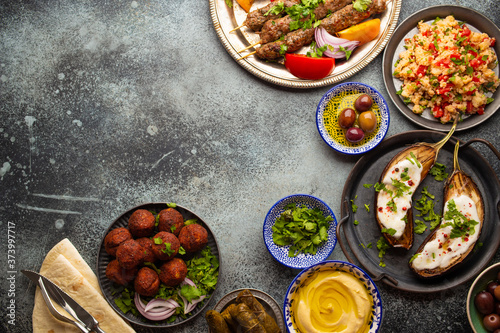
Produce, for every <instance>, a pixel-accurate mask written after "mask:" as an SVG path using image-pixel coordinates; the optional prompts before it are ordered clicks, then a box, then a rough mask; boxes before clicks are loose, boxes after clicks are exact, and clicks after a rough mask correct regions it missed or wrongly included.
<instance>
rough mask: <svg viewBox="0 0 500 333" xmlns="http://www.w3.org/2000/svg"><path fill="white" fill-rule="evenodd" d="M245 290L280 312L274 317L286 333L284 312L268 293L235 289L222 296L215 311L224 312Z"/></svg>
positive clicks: (274, 312) (250, 289)
mask: <svg viewBox="0 0 500 333" xmlns="http://www.w3.org/2000/svg"><path fill="white" fill-rule="evenodd" d="M243 290H249V291H250V292H251V293H252V295H253V296H254V297H255V298H257V299H259V300H260V301H262V302H264V303H267V305H268V306H269V307H271V308H272V306H271V305H270V304H269V302H272V303H273V305H274V306H275V307H276V308H277V309H278V310H279V311H278V312H276V311H273V314H274V316H275V317H276V319H278V321H279V322H277V324H278V326H279V327H280V328H281V330H282V332H283V333H284V332H286V328H285V326H286V325H285V318H284V317H283V312H282V311H281V307H280V305H279V303H278V302H276V300H275V299H274V298H273V297H272V296H271V295H269V294H268V293H266V292H263V291H262V290H258V289H253V288H240V289H235V290H233V291H230V292H228V293H227V294H225V295H224V296H222V298H221V299H220V300H219V301H218V302H217V303H216V304H215V307H214V310H215V311H218V312H222V311H223V310H224V309H225V307H226V306H228V305H229V304H231V302H232V301H234V300H235V299H236V297H237V296H238V294H239V293H240V292H242V291H243ZM209 331H210V330H209ZM210 332H211V331H210Z"/></svg>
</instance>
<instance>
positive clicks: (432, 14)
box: [382, 5, 500, 132]
mask: <svg viewBox="0 0 500 333" xmlns="http://www.w3.org/2000/svg"><path fill="white" fill-rule="evenodd" d="M457 13H458V14H457ZM452 14H453V15H454V16H455V17H456V18H457V19H461V18H463V20H464V21H465V23H466V24H467V23H469V22H472V23H469V25H471V26H473V27H475V28H477V29H479V30H481V31H483V32H486V33H487V34H488V35H489V36H490V37H495V38H496V40H497V41H498V40H500V29H499V28H498V27H497V26H496V25H495V24H494V23H493V22H492V21H491V20H490V19H488V18H487V17H486V16H484V15H483V14H481V13H479V12H477V11H475V10H474V9H472V8H468V7H464V6H456V5H438V6H432V7H427V8H424V9H422V10H420V11H418V12H416V13H414V14H412V15H411V16H409V17H408V18H406V19H405V20H404V21H403V22H402V23H401V24H400V25H399V26H398V27H397V28H396V30H395V31H394V34H393V35H392V37H391V39H390V40H389V43H387V46H386V48H385V51H384V55H383V60H382V74H383V77H384V84H385V88H386V90H387V93H388V94H389V97H390V99H391V100H392V102H393V103H394V104H395V105H396V107H397V108H398V110H399V111H400V112H401V113H402V114H403V115H404V116H405V117H406V118H408V119H409V120H411V121H412V122H413V123H415V124H417V125H420V126H422V127H424V128H427V129H431V130H436V131H443V132H448V131H449V130H450V128H451V126H452V124H451V123H449V124H442V123H440V122H439V121H437V120H435V121H434V120H429V119H426V118H423V117H421V116H419V115H417V114H415V113H413V112H412V111H411V110H410V109H409V108H408V107H407V106H406V104H404V102H403V101H402V100H401V98H400V97H399V95H397V94H396V91H397V90H396V87H395V86H394V82H393V77H392V68H394V67H393V65H394V63H393V61H392V60H393V58H394V56H395V52H396V50H397V48H398V46H399V44H400V43H401V42H402V38H403V37H404V36H405V35H406V34H407V33H408V32H409V31H411V30H412V29H413V28H415V27H416V25H417V23H418V22H419V21H421V20H424V21H427V20H431V19H435V18H436V17H437V16H440V17H443V16H446V15H452ZM499 44H500V43H496V44H495V46H494V50H495V52H496V53H497V55H499V54H500V45H499ZM493 97H494V98H495V100H494V101H493V102H492V103H490V104H488V105H487V106H486V108H485V113H484V114H483V115H473V116H471V117H469V118H467V119H464V121H463V122H461V123H459V124H458V126H457V128H456V131H463V130H466V129H469V128H472V127H475V126H477V125H479V124H481V123H483V122H484V121H486V120H487V119H488V118H490V117H491V116H493V115H494V114H495V112H496V111H497V110H498V109H499V108H500V89H497V90H496V91H495V93H494V95H493Z"/></svg>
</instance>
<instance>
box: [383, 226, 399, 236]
mask: <svg viewBox="0 0 500 333" xmlns="http://www.w3.org/2000/svg"><path fill="white" fill-rule="evenodd" d="M382 232H383V233H386V234H389V235H391V236H394V235H395V234H396V229H393V228H382Z"/></svg>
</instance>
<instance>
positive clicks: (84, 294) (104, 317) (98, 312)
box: [33, 239, 135, 333]
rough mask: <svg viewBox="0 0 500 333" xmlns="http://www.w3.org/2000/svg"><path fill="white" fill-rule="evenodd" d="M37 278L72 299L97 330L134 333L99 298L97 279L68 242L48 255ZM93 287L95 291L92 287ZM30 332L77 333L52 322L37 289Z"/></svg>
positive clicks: (65, 241)
mask: <svg viewBox="0 0 500 333" xmlns="http://www.w3.org/2000/svg"><path fill="white" fill-rule="evenodd" d="M68 257H69V258H68ZM76 266H78V268H79V269H81V270H82V271H83V273H82V272H81V271H80V270H79V269H78V268H77V267H76ZM40 274H42V275H44V276H46V277H47V278H48V279H49V280H51V281H52V282H54V283H55V284H57V285H58V286H59V287H60V288H61V289H62V290H64V291H65V292H66V293H67V294H68V295H70V296H71V297H73V299H74V300H75V301H77V302H78V303H79V304H80V305H81V306H83V307H84V308H85V309H86V310H87V311H88V312H89V313H90V314H91V315H92V316H94V318H95V319H97V321H98V322H99V326H100V327H101V328H102V329H103V330H104V331H105V332H120V333H122V332H124V333H125V332H135V331H134V330H133V329H132V328H131V327H130V326H129V324H128V323H127V322H126V321H124V320H123V319H122V317H120V316H119V315H118V314H117V313H116V312H115V311H114V310H113V308H111V307H110V306H109V304H108V303H107V301H106V300H105V299H104V297H103V296H102V293H101V291H100V288H99V284H98V283H97V277H96V276H95V274H94V273H93V271H92V270H91V269H90V267H89V266H88V265H87V263H86V262H85V261H84V260H83V259H82V258H81V256H80V254H79V253H78V251H76V249H75V248H74V247H73V245H72V244H71V242H69V240H67V239H65V240H63V241H62V242H60V243H59V244H57V245H56V246H55V247H54V248H53V249H52V250H51V251H49V253H48V254H47V257H46V259H45V260H44V262H43V264H42V267H41V269H40ZM91 281H92V282H91ZM96 283H97V288H95V286H94V285H95V284H96ZM54 306H55V307H56V308H57V309H58V310H59V312H61V313H62V314H66V312H65V311H64V310H63V309H62V308H61V307H59V305H57V304H54ZM68 317H69V316H68ZM33 332H34V333H59V332H62V333H70V332H75V333H79V332H80V330H79V329H78V328H76V327H75V326H73V325H71V324H67V323H63V322H61V321H59V320H57V319H55V318H54V317H53V316H52V315H51V313H50V312H49V309H48V308H47V305H46V304H45V301H44V299H43V297H42V294H41V291H40V288H38V287H37V288H36V292H35V307H34V309H33Z"/></svg>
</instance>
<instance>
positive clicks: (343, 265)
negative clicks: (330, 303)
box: [283, 260, 382, 333]
mask: <svg viewBox="0 0 500 333" xmlns="http://www.w3.org/2000/svg"><path fill="white" fill-rule="evenodd" d="M323 271H332V272H333V271H342V272H346V273H349V274H351V275H353V276H354V277H355V278H357V279H358V280H359V281H360V282H361V283H362V284H363V285H364V286H365V288H366V289H367V291H368V294H369V295H370V296H371V297H372V300H373V302H372V307H371V319H370V330H369V331H368V333H376V332H378V331H379V329H380V326H381V324H382V298H381V297H380V293H379V291H378V289H377V286H376V285H375V283H374V282H373V280H372V279H371V278H370V276H368V274H366V273H365V272H364V271H363V270H362V269H361V268H359V267H357V266H356V265H353V264H351V263H349V262H345V261H338V260H327V261H323V262H320V263H318V264H315V265H313V266H311V267H309V268H306V269H304V270H303V271H302V272H300V273H299V274H298V275H297V276H296V277H295V279H293V281H292V283H291V284H290V286H289V287H288V290H287V292H286V295H285V301H284V305H283V315H284V317H285V324H286V327H287V330H288V332H290V333H306V332H302V331H301V330H299V329H298V328H297V326H296V324H295V322H294V321H295V320H294V316H295V314H294V311H293V308H292V304H293V302H294V301H295V299H294V297H295V296H296V295H295V294H296V292H298V290H300V288H301V287H302V286H303V284H304V282H306V281H307V279H308V278H310V277H311V276H313V275H315V274H317V273H318V272H323ZM330 296H331V295H330Z"/></svg>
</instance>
